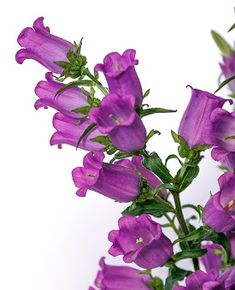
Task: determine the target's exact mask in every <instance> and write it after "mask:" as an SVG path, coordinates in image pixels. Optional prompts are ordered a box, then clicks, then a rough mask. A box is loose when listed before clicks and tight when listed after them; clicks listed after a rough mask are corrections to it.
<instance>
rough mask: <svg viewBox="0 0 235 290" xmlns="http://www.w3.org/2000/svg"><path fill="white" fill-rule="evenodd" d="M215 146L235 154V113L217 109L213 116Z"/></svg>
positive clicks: (212, 132) (212, 125) (212, 130)
mask: <svg viewBox="0 0 235 290" xmlns="http://www.w3.org/2000/svg"><path fill="white" fill-rule="evenodd" d="M211 139H212V142H213V145H214V146H216V147H218V148H219V149H223V150H225V151H227V152H235V112H233V113H229V112H228V111H226V110H223V109H216V110H214V111H213V113H212V114H211Z"/></svg>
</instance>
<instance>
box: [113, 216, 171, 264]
mask: <svg viewBox="0 0 235 290" xmlns="http://www.w3.org/2000/svg"><path fill="white" fill-rule="evenodd" d="M118 224H119V230H113V231H111V232H110V233H109V236H108V239H109V241H110V242H112V243H113V245H112V246H111V248H110V249H109V254H111V255H112V256H119V255H123V261H124V262H125V263H132V262H134V263H135V264H136V265H138V266H139V267H142V268H146V269H152V268H156V267H161V266H163V265H164V264H165V263H166V262H167V260H168V259H169V258H170V257H171V256H172V254H173V247H172V243H171V241H170V240H169V239H168V238H167V237H166V236H165V235H164V234H163V233H162V229H161V226H160V225H159V224H158V223H156V222H154V221H152V219H151V218H150V216H149V215H147V214H143V215H140V216H139V217H133V216H123V217H121V218H120V219H119V221H118Z"/></svg>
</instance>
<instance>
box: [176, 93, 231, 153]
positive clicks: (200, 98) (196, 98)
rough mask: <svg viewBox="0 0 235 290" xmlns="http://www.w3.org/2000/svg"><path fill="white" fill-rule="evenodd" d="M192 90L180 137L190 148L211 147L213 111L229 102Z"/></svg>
mask: <svg viewBox="0 0 235 290" xmlns="http://www.w3.org/2000/svg"><path fill="white" fill-rule="evenodd" d="M191 89H192V96H191V99H190V101H189V104H188V106H187V108H186V110H185V112H184V115H183V117H182V119H181V122H180V126H179V135H181V136H182V137H183V138H184V139H185V140H186V141H187V143H188V145H189V147H190V148H192V147H195V146H197V145H211V142H212V141H211V138H210V133H209V132H210V131H209V130H210V116H211V113H212V111H213V110H215V109H216V108H221V107H222V106H223V105H224V103H225V102H226V101H227V100H225V99H222V98H220V97H216V96H215V95H213V94H210V93H208V92H205V91H201V90H197V89H193V88H191Z"/></svg>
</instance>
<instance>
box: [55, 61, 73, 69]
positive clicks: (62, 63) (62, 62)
mask: <svg viewBox="0 0 235 290" xmlns="http://www.w3.org/2000/svg"><path fill="white" fill-rule="evenodd" d="M54 63H55V64H57V65H58V66H60V67H62V68H66V67H67V65H68V64H69V62H66V61H54Z"/></svg>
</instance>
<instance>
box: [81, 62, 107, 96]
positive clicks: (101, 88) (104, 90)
mask: <svg viewBox="0 0 235 290" xmlns="http://www.w3.org/2000/svg"><path fill="white" fill-rule="evenodd" d="M84 73H85V74H86V75H87V76H88V77H89V78H90V79H91V80H92V81H93V82H95V84H96V86H97V88H98V89H99V90H100V91H101V92H102V93H103V94H104V95H107V94H108V91H107V90H106V88H105V87H103V85H102V84H101V82H99V81H98V80H97V79H96V78H95V77H94V76H93V74H92V73H91V72H90V71H89V69H88V68H87V69H86V70H85V71H84Z"/></svg>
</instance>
